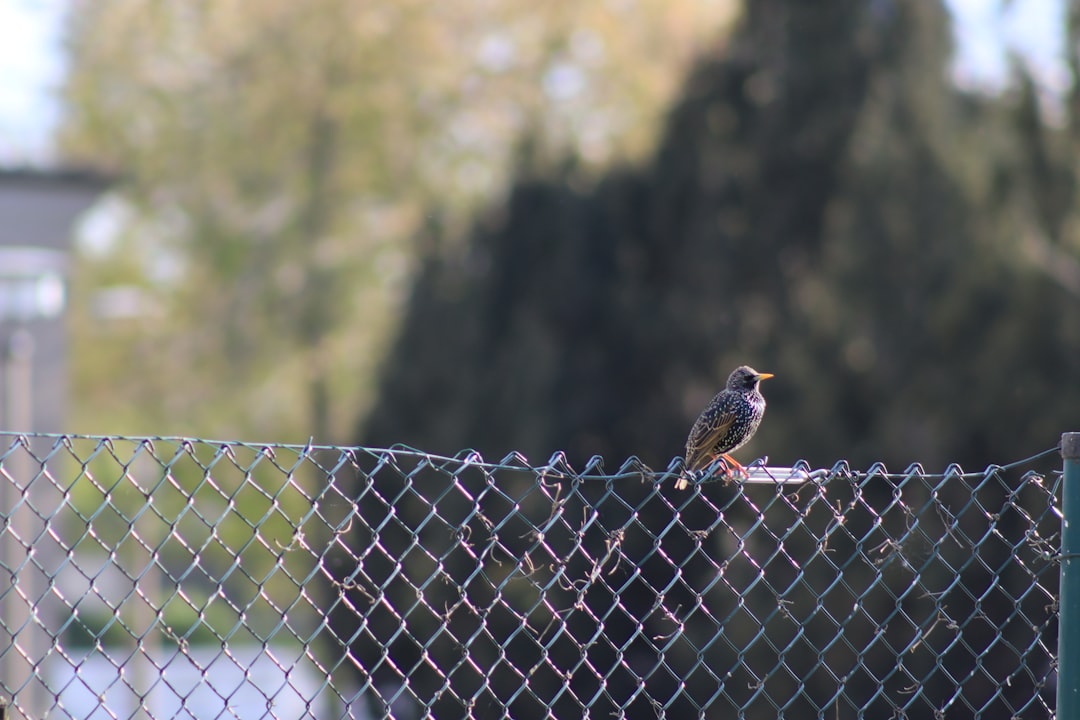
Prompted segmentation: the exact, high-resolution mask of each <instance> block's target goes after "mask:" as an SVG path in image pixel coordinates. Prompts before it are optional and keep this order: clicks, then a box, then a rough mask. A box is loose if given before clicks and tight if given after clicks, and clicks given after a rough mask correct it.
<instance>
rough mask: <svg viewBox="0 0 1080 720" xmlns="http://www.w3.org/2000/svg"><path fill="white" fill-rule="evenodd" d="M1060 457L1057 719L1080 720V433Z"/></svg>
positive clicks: (1064, 442)
mask: <svg viewBox="0 0 1080 720" xmlns="http://www.w3.org/2000/svg"><path fill="white" fill-rule="evenodd" d="M1061 457H1062V459H1063V461H1064V465H1065V474H1064V477H1063V478H1062V481H1061V512H1062V521H1061V591H1060V594H1059V598H1058V612H1059V615H1058V667H1057V720H1080V432H1068V433H1064V434H1063V435H1062V436H1061Z"/></svg>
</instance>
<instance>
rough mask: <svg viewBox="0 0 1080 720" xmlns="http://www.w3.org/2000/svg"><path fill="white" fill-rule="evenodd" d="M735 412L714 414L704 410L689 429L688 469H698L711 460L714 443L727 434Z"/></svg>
mask: <svg viewBox="0 0 1080 720" xmlns="http://www.w3.org/2000/svg"><path fill="white" fill-rule="evenodd" d="M734 422H735V413H732V412H721V413H717V414H715V415H713V414H711V413H708V412H706V413H705V414H704V415H702V416H701V417H700V418H698V420H697V422H696V423H694V427H693V429H691V431H690V438H689V439H688V440H687V441H686V466H687V467H688V468H690V470H700V469H702V468H704V467H707V466H708V464H709V463H710V462H712V461H713V455H714V454H715V448H716V443H717V442H718V441H719V440H720V438H722V437H724V435H726V434H727V431H728V430H729V429H730V428H731V425H732V423H734Z"/></svg>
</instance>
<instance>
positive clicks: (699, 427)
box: [675, 365, 772, 490]
mask: <svg viewBox="0 0 1080 720" xmlns="http://www.w3.org/2000/svg"><path fill="white" fill-rule="evenodd" d="M771 377H772V374H771V373H759V372H758V371H757V370H754V369H753V368H752V367H748V366H746V365H742V366H740V367H737V368H735V370H734V371H733V372H732V373H731V375H730V376H729V377H728V380H727V385H726V386H725V387H724V389H723V390H721V391H720V392H719V393H717V394H716V396H715V397H714V398H713V399H712V401H711V402H710V403H709V404H708V406H706V408H705V409H704V410H703V411H702V413H701V415H699V416H698V419H697V421H696V422H695V423H694V426H693V427H692V428H691V429H690V436H689V437H688V438H687V439H686V470H687V473H688V474H689V475H690V476H691V477H693V476H696V474H697V473H698V472H700V471H702V470H704V469H706V468H708V467H709V466H710V465H711V464H712V463H713V462H714V461H716V460H717V459H722V460H723V461H724V463H725V465H727V466H728V469H729V471H730V470H735V471H737V472H743V473H745V472H746V469H745V468H743V466H742V465H740V464H739V463H738V462H737V461H736V460H735V459H734V458H732V457H731V456H730V455H729V453H731V452H733V451H735V450H738V449H739V448H740V447H742V446H743V445H745V444H746V442H747V441H748V440H750V438H751V437H753V435H754V433H755V432H756V431H757V429H758V425H760V424H761V418H762V417H764V415H765V398H764V396H762V394H761V390H760V388H759V384H760V383H761V381H762V380H767V379H768V378H771ZM729 474H730V473H729ZM689 486H690V479H688V478H687V477H681V478H679V479H678V480H677V481H676V482H675V487H676V488H678V489H680V490H681V489H684V488H687V487H689Z"/></svg>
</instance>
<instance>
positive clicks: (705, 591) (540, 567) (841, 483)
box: [0, 435, 1061, 720]
mask: <svg viewBox="0 0 1080 720" xmlns="http://www.w3.org/2000/svg"><path fill="white" fill-rule="evenodd" d="M1054 455H1055V450H1054V449H1049V450H1046V451H1044V452H1041V453H1038V454H1036V455H1033V456H1032V457H1030V458H1026V459H1024V460H1022V461H1018V462H1015V463H1010V464H1007V465H1001V466H998V465H993V466H990V467H988V468H986V469H985V470H983V471H981V472H964V471H963V470H962V469H961V468H960V467H958V466H955V465H953V466H949V467H948V468H946V470H945V471H944V472H940V473H928V472H925V471H924V470H923V469H922V468H921V467H920V466H918V465H913V466H911V467H909V468H907V469H906V470H904V471H903V472H899V473H890V472H889V471H888V470H887V469H886V468H885V467H884V466H882V465H874V466H873V467H871V468H870V469H869V470H867V471H854V470H852V469H851V468H849V467H848V464H847V463H844V462H840V463H837V464H836V465H834V466H833V467H832V468H829V469H827V470H812V469H810V468H809V467H806V466H805V465H802V464H796V465H795V466H794V468H783V469H777V468H772V467H765V466H764V465H760V466H759V468H758V469H757V470H754V471H753V472H752V473H751V480H753V482H745V483H738V484H733V485H730V486H729V485H725V484H724V483H723V482H717V481H706V482H703V483H701V484H699V485H698V486H696V487H695V488H693V489H692V490H691V491H690V492H680V491H676V490H674V489H673V488H672V484H673V481H674V479H675V478H676V477H678V476H679V474H680V473H681V472H682V467H681V463H680V462H679V461H678V460H675V461H673V462H672V463H671V464H670V465H669V466H668V467H667V468H666V469H663V470H659V471H654V470H653V469H651V468H649V467H647V466H646V465H645V464H644V463H642V462H641V461H640V460H637V459H635V458H631V459H629V460H627V461H625V462H623V463H621V464H620V465H619V466H618V468H616V469H614V470H613V471H610V472H609V471H606V470H605V469H604V463H603V461H602V460H601V459H600V458H593V459H591V460H589V461H587V462H585V463H584V464H583V465H582V466H581V467H579V468H575V467H573V466H572V465H571V463H570V462H569V461H568V460H567V458H566V457H565V456H562V455H560V454H557V455H554V456H552V457H551V458H549V459H548V460H547V461H546V462H544V463H541V464H531V463H529V462H528V461H527V460H526V459H525V458H524V457H521V456H520V455H517V454H511V455H508V456H506V457H504V458H502V459H500V460H498V461H495V462H491V461H487V460H485V459H484V458H483V457H481V456H480V454H479V453H476V452H474V451H463V452H462V453H459V454H458V455H456V456H453V457H447V456H440V455H433V454H430V453H425V452H422V451H420V450H417V449H415V448H407V447H404V446H398V447H393V448H389V449H377V448H358V447H332V446H315V445H311V444H308V445H304V446H301V445H270V444H252V443H242V442H234V441H209V440H198V439H190V438H124V437H94V436H74V435H65V436H60V435H0V481H2V482H3V488H2V489H0V490H2V491H0V515H2V517H3V519H4V525H3V528H2V533H0V695H2V696H3V700H5V701H7V702H8V703H9V704H10V708H9V714H10V715H14V716H16V717H26V718H35V719H36V718H44V717H50V718H52V717H56V718H66V717H77V718H95V719H96V718H198V719H200V720H201V719H202V718H234V717H235V718H289V719H290V720H293V719H295V718H301V717H308V718H369V717H371V718H375V717H394V718H398V719H406V718H421V717H436V718H458V717H476V718H497V717H512V718H543V717H553V718H576V717H598V718H599V717H628V718H637V717H647V718H656V717H664V716H668V717H704V718H755V719H756V718H777V717H790V718H830V719H833V718H864V717H865V718H890V717H895V718H901V717H908V718H946V717H947V718H994V719H997V718H1050V717H1052V716H1053V707H1052V705H1053V695H1054V692H1053V689H1054V688H1053V683H1054V679H1055V675H1054V672H1055V653H1054V649H1055V647H1056V632H1057V603H1056V597H1057V582H1058V572H1057V560H1058V555H1057V537H1058V534H1059V532H1060V528H1061V518H1060V514H1059V513H1058V512H1057V508H1056V507H1055V496H1056V493H1057V489H1058V485H1059V483H1060V475H1059V474H1058V473H1055V472H1054V470H1053V468H1054V467H1055V462H1054V459H1053V458H1052V457H1051V456H1054ZM713 480H715V479H713Z"/></svg>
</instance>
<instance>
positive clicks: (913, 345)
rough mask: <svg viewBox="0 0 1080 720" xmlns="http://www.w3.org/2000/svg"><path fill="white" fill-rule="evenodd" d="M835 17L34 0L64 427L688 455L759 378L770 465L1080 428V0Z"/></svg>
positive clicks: (832, 10) (29, 19) (967, 1)
mask: <svg viewBox="0 0 1080 720" xmlns="http://www.w3.org/2000/svg"><path fill="white" fill-rule="evenodd" d="M803 5H804V4H803V3H801V2H797V1H795V0H764V1H760V2H754V3H742V2H738V1H736V0H637V1H631V0H607V1H604V2H593V3H578V2H555V3H545V4H543V6H537V5H536V4H535V3H524V2H518V1H517V0H488V1H486V2H463V3H452V4H449V5H445V6H444V5H437V6H433V5H432V4H431V3H421V2H413V1H412V0H399V1H397V2H387V3H356V2H352V1H351V0H311V1H310V2H305V3H295V2H292V1H291V0H266V1H265V2H261V3H258V4H255V5H252V4H251V3H244V2H238V1H236V0H216V1H215V2H165V3H162V2H158V1H156V0H155V1H151V0H96V1H95V2H92V3H91V2H77V1H74V0H54V1H53V2H29V1H25V2H23V1H20V0H3V2H0V27H2V28H4V29H3V30H2V31H0V32H2V33H3V35H4V42H3V43H0V46H2V47H3V56H2V59H0V68H2V72H3V74H4V77H5V83H4V85H5V87H4V90H3V92H2V93H0V160H2V162H3V163H4V165H6V166H7V168H8V170H6V171H5V177H7V178H9V179H11V178H13V179H14V180H15V181H21V180H24V179H26V178H30V180H31V181H33V182H37V183H39V184H41V183H43V182H44V183H45V184H49V183H54V181H57V178H59V179H60V180H64V181H67V182H69V184H68V185H64V186H63V187H64V188H65V189H66V190H65V191H70V190H71V185H70V182H72V181H73V182H74V183H75V188H76V191H77V193H81V194H80V195H78V198H77V201H78V203H84V205H85V209H84V207H83V206H80V205H78V204H77V203H76V204H75V205H71V204H70V203H69V205H67V206H65V207H66V208H69V210H66V211H65V212H69V214H70V215H72V217H71V224H72V227H73V230H72V231H71V242H70V245H68V238H64V243H65V250H70V258H66V259H65V260H64V264H63V273H64V278H65V282H66V296H65V297H66V302H65V303H64V309H63V315H62V320H63V327H66V340H65V341H64V343H60V342H59V341H57V342H56V343H54V344H53V345H48V347H52V348H54V350H53V351H50V352H63V353H65V354H67V355H68V357H67V360H66V368H67V369H66V370H61V369H58V370H57V371H56V372H57V373H58V375H57V378H58V379H57V380H56V381H55V382H54V381H50V382H48V383H46V385H45V387H43V389H42V392H43V393H45V394H46V395H47V394H48V392H49V389H50V388H53V389H55V388H58V387H64V385H63V383H62V382H61V380H60V379H59V378H61V374H59V373H62V377H66V378H68V379H69V382H70V385H69V387H68V389H67V390H66V392H65V394H66V397H67V398H68V400H67V407H66V408H65V409H64V410H63V412H60V411H56V410H49V411H47V412H46V411H44V410H43V411H41V412H39V413H37V415H38V416H39V417H43V418H46V420H47V422H45V421H43V422H44V424H43V425H41V428H43V429H49V430H64V431H76V432H85V433H95V434H103V433H110V434H111V433H123V434H136V435H145V434H154V435H157V434H183V435H195V436H202V437H222V438H237V439H259V440H272V441H285V442H300V443H304V442H306V441H307V440H308V439H309V438H314V439H315V440H316V442H322V443H369V444H376V445H387V444H392V443H396V442H404V443H409V444H412V445H416V446H419V447H422V448H424V449H425V450H430V451H435V452H455V451H457V450H459V449H461V448H464V447H472V448H476V449H479V450H481V451H482V452H484V453H486V454H494V455H497V456H499V455H502V454H505V453H507V452H509V451H512V450H519V451H521V452H523V453H525V454H526V455H528V456H529V457H530V458H532V459H534V460H541V459H543V458H546V457H547V456H548V455H550V454H551V453H553V452H555V451H557V450H565V451H567V453H568V454H569V455H570V457H571V459H572V460H575V461H577V460H581V459H584V458H587V457H589V456H590V455H593V454H602V455H604V456H605V457H607V458H609V459H610V460H611V461H612V462H617V461H619V460H621V459H622V458H623V457H625V456H628V455H637V456H639V457H641V458H643V459H644V460H645V461H647V462H649V463H651V464H658V465H666V463H667V462H668V461H669V460H670V459H671V458H672V457H673V456H675V455H678V454H681V452H682V444H683V441H684V440H685V435H686V431H687V429H688V428H689V426H690V424H691V423H692V421H693V419H694V417H695V416H696V415H697V413H698V411H699V410H700V409H701V408H702V407H703V406H704V404H705V403H706V402H707V401H708V399H709V398H710V397H711V396H712V394H713V393H714V392H715V391H716V390H717V389H719V387H720V386H721V385H722V383H723V381H724V379H725V378H726V377H727V374H728V373H729V372H730V370H731V369H732V368H733V367H734V366H736V365H739V364H742V363H748V364H751V365H753V366H755V367H756V368H758V369H760V370H766V371H770V372H774V373H776V375H777V377H776V379H775V380H772V381H770V382H769V383H768V384H767V385H766V386H765V392H766V396H767V398H768V400H769V403H770V405H769V413H768V416H767V418H766V421H765V423H764V425H763V427H762V429H761V431H760V432H759V433H758V435H757V437H756V439H755V440H754V442H753V444H752V445H751V446H749V448H748V449H747V450H745V451H744V452H743V455H744V456H745V457H744V458H743V459H744V460H749V459H750V458H751V457H752V456H755V455H763V454H764V455H768V456H769V458H770V460H771V462H773V463H774V464H784V465H786V464H790V463H791V462H793V461H795V460H796V459H798V458H804V459H806V460H808V461H810V462H811V463H815V464H827V465H828V464H832V463H833V462H834V461H836V460H837V459H839V458H846V459H849V460H851V461H852V462H853V463H855V464H857V465H861V466H865V465H868V464H870V463H872V462H874V461H878V460H882V461H886V462H887V463H890V464H899V465H906V464H908V463H912V462H920V463H923V464H924V465H925V466H927V467H928V468H930V469H940V468H942V467H943V466H944V465H945V464H947V463H950V462H960V463H963V464H967V465H974V466H976V467H982V466H985V465H987V464H990V463H1004V462H1008V461H1011V460H1014V459H1017V458H1020V457H1024V456H1026V455H1030V454H1032V453H1033V452H1035V451H1038V450H1042V449H1045V448H1047V447H1049V446H1051V445H1052V444H1053V443H1054V442H1056V440H1057V438H1058V436H1059V434H1060V432H1062V431H1064V430H1068V429H1070V428H1071V429H1075V428H1076V427H1077V426H1078V412H1077V401H1076V397H1075V396H1074V394H1073V388H1074V387H1075V384H1076V380H1077V378H1078V376H1080V322H1078V321H1077V310H1078V309H1080V237H1078V233H1077V223H1076V221H1077V219H1078V217H1080V214H1078V204H1077V198H1078V188H1077V184H1076V172H1077V167H1078V165H1077V159H1078V157H1080V155H1078V152H1080V93H1078V91H1077V89H1078V86H1077V83H1076V81H1077V76H1078V73H1080V56H1078V54H1077V43H1076V40H1077V34H1078V33H1080V24H1078V21H1077V14H1078V9H1077V8H1075V7H1073V6H1072V5H1071V4H1068V3H1062V2H1051V1H1049V0H1015V1H1014V2H994V1H989V0H988V1H985V2H976V1H975V0H953V2H927V3H920V4H915V3H900V2H891V1H889V0H875V1H874V2H854V1H850V2H836V3H830V4H829V6H828V8H827V9H820V8H814V9H809V8H804V7H803ZM73 168H74V169H76V170H75V171H73V170H72V169H73ZM62 184H63V183H61V185H62ZM20 187H22V186H21V185H20ZM76 209H77V210H78V211H79V212H78V213H76V212H75V210H76ZM57 213H58V211H54V210H46V211H43V216H45V217H52V218H54V219H56V218H58V217H60V215H58V214H57ZM9 217H10V216H9ZM65 217H66V216H65ZM8 224H9V225H10V222H9V223H8ZM49 237H50V238H53V239H55V237H56V233H55V232H54V233H52V234H51V235H50V236H49ZM13 242H14V241H13ZM50 242H54V241H53V240H50ZM54 244H55V242H54ZM35 278H36V279H35V281H34V282H41V278H40V277H38V276H35ZM54 284H55V282H54ZM35 287H37V286H36V285H35ZM35 297H37V295H35ZM56 314H57V311H56V308H54V311H53V316H55V315H56ZM50 317H52V316H50ZM21 321H23V322H25V321H26V318H22V319H21ZM13 322H14V321H11V320H8V321H7V324H8V325H9V326H10V325H12V324H13ZM5 332H7V331H5ZM5 337H6V336H5ZM65 343H66V344H65ZM44 347H45V346H41V347H39V348H38V354H37V356H36V357H37V358H38V359H39V360H41V359H42V358H43V357H44V356H43V353H45V350H44V349H43V348H44ZM57 367H58V368H60V367H61V365H58V366H57ZM54 394H55V392H54ZM51 402H57V403H59V402H61V400H57V399H55V398H54V400H53V401H51ZM39 429H40V428H39Z"/></svg>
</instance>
